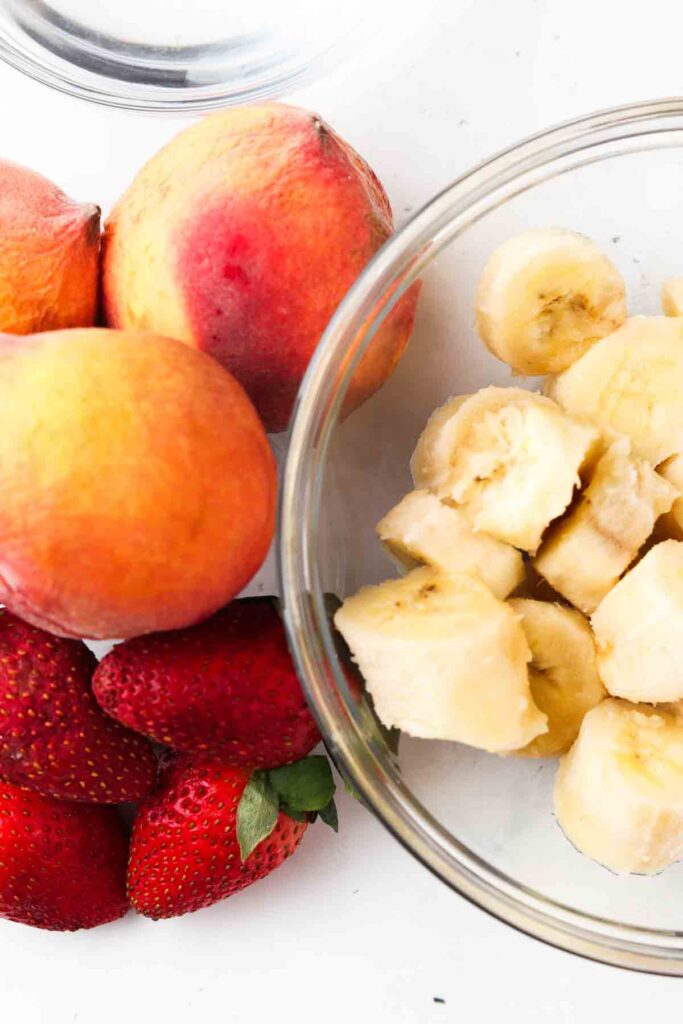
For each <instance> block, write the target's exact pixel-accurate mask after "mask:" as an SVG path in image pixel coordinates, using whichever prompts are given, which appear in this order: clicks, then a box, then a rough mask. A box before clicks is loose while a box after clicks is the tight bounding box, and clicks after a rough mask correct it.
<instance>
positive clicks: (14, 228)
mask: <svg viewBox="0 0 683 1024" xmlns="http://www.w3.org/2000/svg"><path fill="white" fill-rule="evenodd" d="M99 255H100V209H99V207H98V206H94V205H93V204H92V203H75V202H73V200H71V199H69V197H68V196H66V195H65V194H64V193H63V192H62V191H61V190H60V189H58V188H57V186H56V185H53V184H52V182H51V181H48V179H47V178H44V177H43V176H42V175H41V174H36V172H35V171H30V170H29V169H28V168H26V167H20V166H19V165H18V164H12V163H9V162H8V161H6V160H0V331H5V332H7V333H9V334H33V333H34V332H36V331H52V330H59V329H60V328H64V327H90V326H91V325H92V324H93V323H94V322H95V318H96V316H97V302H98V295H97V293H98V264H99Z"/></svg>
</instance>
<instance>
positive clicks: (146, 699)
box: [93, 598, 320, 768]
mask: <svg viewBox="0 0 683 1024" xmlns="http://www.w3.org/2000/svg"><path fill="white" fill-rule="evenodd" d="M93 690H94V693H95V696H96V698H97V700H98V701H99V702H100V705H101V706H102V707H103V708H104V710H105V711H106V712H107V713H108V714H109V715H112V716H113V717H114V718H116V719H117V720H118V721H119V722H122V723H123V724H124V725H127V726H128V727H129V728H131V729H135V730H136V731H137V732H140V733H143V734H144V735H146V736H149V737H151V738H152V739H154V740H156V741H157V742H158V743H165V744H166V745H168V746H170V747H173V748H174V749H176V750H180V751H185V752H188V753H207V754H210V755H211V756H212V757H215V758H216V759H218V760H220V761H222V762H223V763H224V764H235V765H244V766H248V767H254V768H273V767H276V766H278V765H282V764H287V763H289V762H291V761H296V760H298V759H299V758H301V757H304V756H305V755H306V754H308V753H309V752H310V751H311V750H312V749H313V747H314V746H315V745H316V744H317V743H318V742H319V740H320V733H319V731H318V727H317V726H316V724H315V721H314V720H313V716H312V715H311V713H310V711H309V710H308V707H307V705H306V700H305V697H304V695H303V693H302V690H301V686H300V684H299V680H298V678H297V674H296V670H295V668H294V664H293V662H292V658H291V655H290V653H289V650H288V648H287V640H286V637H285V631H284V629H283V626H282V622H281V621H280V617H279V615H278V613H277V610H276V607H275V603H274V601H273V600H272V599H270V598H250V599H243V600H241V601H233V603H232V604H230V605H228V606H227V607H226V608H224V609H223V610H222V611H220V612H218V614H217V615H214V616H213V617H212V618H210V619H208V620H207V621H205V622H202V623H201V624H200V625H198V626H191V627H190V628H189V629H179V630H175V631H173V632H170V633H156V634H151V635H148V636H141V637H137V638H136V639H134V640H126V641H125V642H124V643H122V644H119V645H118V646H117V647H115V648H114V649H113V651H111V652H110V653H109V654H108V655H107V656H106V657H105V658H103V659H102V661H101V662H100V665H99V667H98V669H97V671H96V673H95V677H94V680H93Z"/></svg>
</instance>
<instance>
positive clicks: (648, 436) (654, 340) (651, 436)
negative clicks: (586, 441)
mask: <svg viewBox="0 0 683 1024" xmlns="http://www.w3.org/2000/svg"><path fill="white" fill-rule="evenodd" d="M548 393H549V394H550V396H551V397H552V398H554V399H555V401H556V402H559V404H560V405H561V406H562V408H563V409H566V410H567V412H569V413H572V414H573V415H574V416H580V417H582V418H584V419H587V420H589V421H590V422H591V423H595V424H596V425H597V426H598V427H600V428H607V429H611V430H615V431H617V433H620V434H626V435H627V436H628V437H630V438H631V441H632V443H633V450H634V452H635V454H636V455H639V456H640V457H641V458H643V459H647V460H648V461H649V462H651V463H652V465H653V466H657V465H659V463H660V462H663V461H664V460H665V459H668V458H669V457H670V456H672V455H677V454H679V453H680V452H683V401H681V395H682V394H683V317H665V316H635V317H631V318H630V319H629V320H627V321H626V323H625V324H624V325H623V327H621V328H620V329H619V330H618V331H615V333H614V334H610V335H609V336H608V337H606V338H603V339H602V340H601V341H598V342H597V343H596V344H595V345H593V347H592V348H591V349H590V350H589V351H588V352H586V353H585V355H583V356H581V358H580V359H579V360H578V361H577V362H575V363H574V364H573V365H572V366H570V367H569V369H568V370H565V372H564V373H562V374H560V375H559V376H558V377H555V378H554V379H553V380H552V381H550V382H549V386H548Z"/></svg>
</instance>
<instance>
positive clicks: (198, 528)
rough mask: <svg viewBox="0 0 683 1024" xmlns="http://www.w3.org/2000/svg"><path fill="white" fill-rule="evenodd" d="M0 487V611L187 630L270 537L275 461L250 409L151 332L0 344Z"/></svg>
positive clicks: (253, 562)
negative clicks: (3, 607) (2, 606)
mask: <svg viewBox="0 0 683 1024" xmlns="http://www.w3.org/2000/svg"><path fill="white" fill-rule="evenodd" d="M0 483H1V485H2V502H0V601H2V602H4V603H5V604H6V605H7V606H8V607H9V608H10V609H11V611H13V612H15V613H16V614H17V615H19V616H21V617H22V618H24V619H26V620H28V621H29V622H31V623H33V624H34V625H37V626H40V627H42V628H43V629H47V630H50V631H51V632H53V633H57V634H58V635H61V636H79V637H93V638H106V637H128V636H132V635H137V634H140V633H146V632H150V631H153V630H166V629H175V628H177V627H181V626H187V625H190V624H192V623H194V622H198V621H199V620H201V619H202V618H204V617H206V616H208V615H210V614H211V613H212V612H214V611H215V610H216V609H217V608H219V607H221V606H222V605H224V604H225V603H226V602H227V601H229V600H230V599H231V598H232V597H233V596H234V595H235V594H236V593H237V592H238V591H239V590H241V589H242V587H243V586H244V585H245V584H246V583H247V582H248V580H249V579H250V578H251V576H252V575H253V574H254V572H255V571H256V570H257V569H258V567H259V566H260V564H261V562H262V560H263V558H264V557H265V555H266V553H267V551H268V547H269V544H270V541H271V538H272V535H273V529H274V517H275V498H276V490H277V487H276V472H275V462H274V459H273V455H272V452H271V450H270V447H269V444H268V439H267V437H266V435H265V432H264V430H263V427H262V425H261V423H260V421H259V419H258V416H257V414H256V411H255V410H254V407H253V405H252V404H251V402H250V400H249V398H248V397H247V395H246V394H245V392H244V390H243V389H242V387H241V386H240V385H239V384H238V383H237V381H236V380H235V379H234V378H233V377H232V376H231V375H230V374H229V373H228V372H227V371H226V370H224V369H223V368H222V367H221V366H220V365H219V364H218V363H217V362H216V361H215V360H214V359H211V358H210V357H209V356H207V355H205V354H204V353H202V352H197V351H196V350H194V349H192V348H190V347H189V346H187V345H183V344H182V343H181V342H179V341H175V340H172V339H169V338H162V337H158V336H155V335H148V336H142V335H140V334H135V333H126V332H123V331H109V330H106V329H97V328H91V329H89V330H71V331H55V332H47V333H44V334H34V335H31V336H29V337H27V338H21V339H20V338H16V337H14V336H13V335H7V334H5V335H0Z"/></svg>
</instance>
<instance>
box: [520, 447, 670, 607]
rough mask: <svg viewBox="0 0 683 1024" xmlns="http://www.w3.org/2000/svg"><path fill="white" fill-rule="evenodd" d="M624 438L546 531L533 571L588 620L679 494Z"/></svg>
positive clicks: (607, 452) (599, 462)
mask: <svg viewBox="0 0 683 1024" xmlns="http://www.w3.org/2000/svg"><path fill="white" fill-rule="evenodd" d="M629 449H630V446H629V442H628V440H627V439H626V438H621V439H620V440H618V441H615V442H614V443H613V444H612V445H610V447H609V448H608V449H607V451H606V452H605V453H604V454H603V455H602V457H601V458H600V459H599V460H598V462H597V464H596V466H595V469H594V471H593V475H592V479H591V480H590V483H589V484H588V486H587V487H586V489H585V490H584V491H583V493H582V494H581V495H580V497H579V499H578V501H577V502H576V504H575V505H574V506H573V507H572V509H571V510H570V511H569V512H568V514H567V515H566V516H565V517H564V518H563V519H561V520H560V521H559V522H558V523H556V524H555V525H554V526H552V527H551V528H550V530H549V531H548V533H547V534H546V537H545V538H544V541H543V544H542V545H541V549H540V551H539V552H538V554H537V555H536V558H535V560H534V567H535V569H536V571H537V572H538V573H539V574H540V575H541V576H543V577H544V578H545V579H546V580H547V581H548V583H549V584H550V585H551V586H552V587H553V588H554V589H555V590H556V591H558V593H560V594H562V596H563V597H565V598H566V599H567V600H568V601H570V602H571V603H572V604H573V605H575V606H576V607H577V608H579V609H580V610H581V611H582V612H585V613H587V614H589V613H591V612H593V611H595V609H596V608H597V606H598V605H599V604H600V602H601V601H602V599H603V597H605V596H606V594H607V593H608V592H609V591H610V590H611V589H612V587H613V586H614V585H615V583H616V582H617V580H618V579H619V577H620V576H621V575H622V574H623V573H624V572H625V571H626V570H627V569H628V567H629V565H630V564H631V562H632V561H633V560H634V558H635V557H636V555H637V554H638V552H639V550H640V548H641V547H642V545H643V544H644V543H645V541H646V540H647V539H648V537H649V536H650V534H651V533H652V530H653V528H654V524H655V522H656V520H657V519H658V518H659V516H660V515H662V513H664V512H668V511H669V509H670V508H671V506H672V505H673V503H674V501H675V499H676V498H677V497H678V494H679V492H678V490H677V489H676V488H675V487H673V486H672V484H670V483H669V482H668V481H667V480H665V479H664V478H663V477H662V476H660V475H659V474H658V473H657V472H655V470H654V469H653V468H652V466H650V464H649V463H648V462H645V461H644V460H643V459H638V458H635V457H634V456H632V455H631V454H630V450H629Z"/></svg>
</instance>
